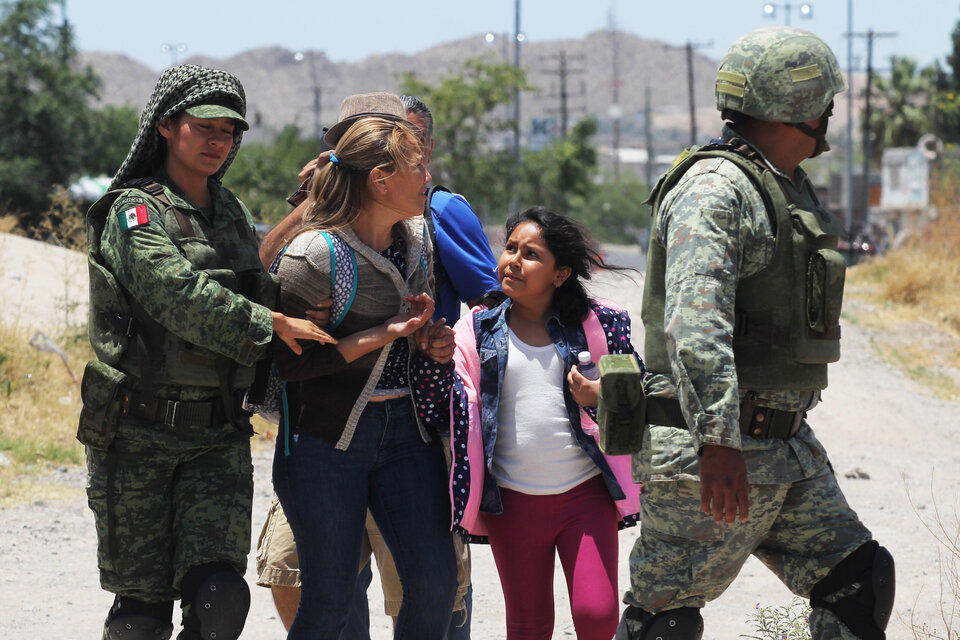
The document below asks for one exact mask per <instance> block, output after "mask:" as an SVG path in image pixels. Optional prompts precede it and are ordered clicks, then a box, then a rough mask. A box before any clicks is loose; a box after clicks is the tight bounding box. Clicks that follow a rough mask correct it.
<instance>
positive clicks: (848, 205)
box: [844, 0, 853, 227]
mask: <svg viewBox="0 0 960 640" xmlns="http://www.w3.org/2000/svg"><path fill="white" fill-rule="evenodd" d="M847 33H853V0H847ZM847 84H848V85H849V86H848V87H847V163H846V164H847V167H846V169H847V170H846V171H845V172H844V182H845V183H846V184H845V186H846V188H845V189H844V191H845V193H846V200H845V202H844V204H845V213H846V215H845V216H844V219H845V220H846V221H847V225H848V226H850V227H852V226H853V38H852V37H849V36H848V37H847Z"/></svg>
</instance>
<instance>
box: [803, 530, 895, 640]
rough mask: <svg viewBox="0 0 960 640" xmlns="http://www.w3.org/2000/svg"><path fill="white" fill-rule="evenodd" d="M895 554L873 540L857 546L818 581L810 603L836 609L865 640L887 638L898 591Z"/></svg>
mask: <svg viewBox="0 0 960 640" xmlns="http://www.w3.org/2000/svg"><path fill="white" fill-rule="evenodd" d="M895 587H896V575H895V572H894V565H893V556H892V555H890V552H889V551H887V550H886V549H885V548H884V547H881V546H880V544H879V543H878V542H877V541H875V540H871V541H870V542H867V543H864V544H862V545H860V547H858V548H857V550H856V551H854V552H853V553H851V554H850V555H849V556H847V557H846V558H844V559H843V560H842V561H841V562H840V564H838V565H837V566H836V567H834V568H833V571H831V572H830V573H829V574H828V575H827V577H826V578H824V579H823V580H821V581H820V582H818V583H817V584H816V585H814V587H813V591H811V593H810V606H811V607H819V608H823V609H827V610H829V611H831V612H833V614H834V615H836V616H837V618H839V619H840V622H842V623H843V624H844V625H846V626H847V628H848V629H850V631H852V632H854V633H855V634H857V637H858V638H863V640H883V639H884V638H885V637H886V634H885V633H884V630H885V629H886V628H887V622H888V621H889V620H890V614H891V613H892V612H893V599H894V593H895V591H896V588H895Z"/></svg>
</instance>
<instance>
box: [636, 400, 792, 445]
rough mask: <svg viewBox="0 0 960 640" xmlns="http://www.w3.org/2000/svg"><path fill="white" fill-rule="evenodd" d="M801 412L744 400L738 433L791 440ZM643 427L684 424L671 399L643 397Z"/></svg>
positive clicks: (675, 404)
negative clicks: (645, 406)
mask: <svg viewBox="0 0 960 640" xmlns="http://www.w3.org/2000/svg"><path fill="white" fill-rule="evenodd" d="M806 415H807V413H806V412H805V411H781V410H779V409H771V408H770V407H760V406H757V405H755V404H753V402H751V401H750V400H749V399H747V398H744V400H743V402H742V403H741V404H740V433H741V434H743V435H747V436H751V437H753V438H760V439H769V438H776V439H780V440H786V439H788V438H792V437H793V436H794V434H796V433H797V431H798V430H799V429H800V425H801V423H802V422H803V418H804V417H805V416H806ZM647 424H658V425H664V426H669V427H675V428H677V429H686V428H687V421H686V419H684V417H683V412H682V411H681V410H680V402H679V401H677V400H676V399H674V398H657V397H652V396H647Z"/></svg>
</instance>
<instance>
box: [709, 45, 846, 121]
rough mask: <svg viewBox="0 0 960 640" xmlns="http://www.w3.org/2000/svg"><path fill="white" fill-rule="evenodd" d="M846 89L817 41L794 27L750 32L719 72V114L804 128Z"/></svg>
mask: <svg viewBox="0 0 960 640" xmlns="http://www.w3.org/2000/svg"><path fill="white" fill-rule="evenodd" d="M845 89H846V84H845V83H844V80H843V76H842V75H841V73H840V65H839V64H838V63H837V58H836V56H834V55H833V51H831V50H830V47H828V46H827V44H826V43H825V42H824V41H823V40H821V39H820V38H819V37H817V36H815V35H814V34H812V33H810V32H809V31H804V30H802V29H795V28H792V27H767V28H764V29H757V30H756V31H751V32H750V33H748V34H746V35H745V36H741V37H740V38H739V39H737V41H736V42H734V43H733V44H732V45H731V46H730V49H729V50H728V51H727V54H726V55H725V56H724V57H723V61H722V62H721V63H720V69H719V70H718V71H717V108H718V109H720V110H721V111H723V110H724V109H731V110H733V111H739V112H740V113H744V114H746V115H748V116H753V117H754V118H758V119H760V120H772V121H774V122H804V121H806V120H814V119H816V118H819V117H820V116H821V115H823V113H824V111H826V109H827V107H828V106H829V105H830V101H831V100H833V97H834V96H835V95H836V94H838V93H840V92H841V91H843V90H845Z"/></svg>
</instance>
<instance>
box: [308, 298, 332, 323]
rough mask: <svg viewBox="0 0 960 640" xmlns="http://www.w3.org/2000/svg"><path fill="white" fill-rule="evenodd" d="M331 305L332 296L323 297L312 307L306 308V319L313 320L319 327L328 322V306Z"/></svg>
mask: <svg viewBox="0 0 960 640" xmlns="http://www.w3.org/2000/svg"><path fill="white" fill-rule="evenodd" d="M332 305H333V298H324V299H323V300H321V301H320V302H318V303H317V306H315V307H314V308H312V309H307V320H310V321H311V322H313V324H315V325H317V326H318V327H320V328H321V329H322V328H324V327H326V326H327V325H328V324H330V307H331V306H332Z"/></svg>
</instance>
